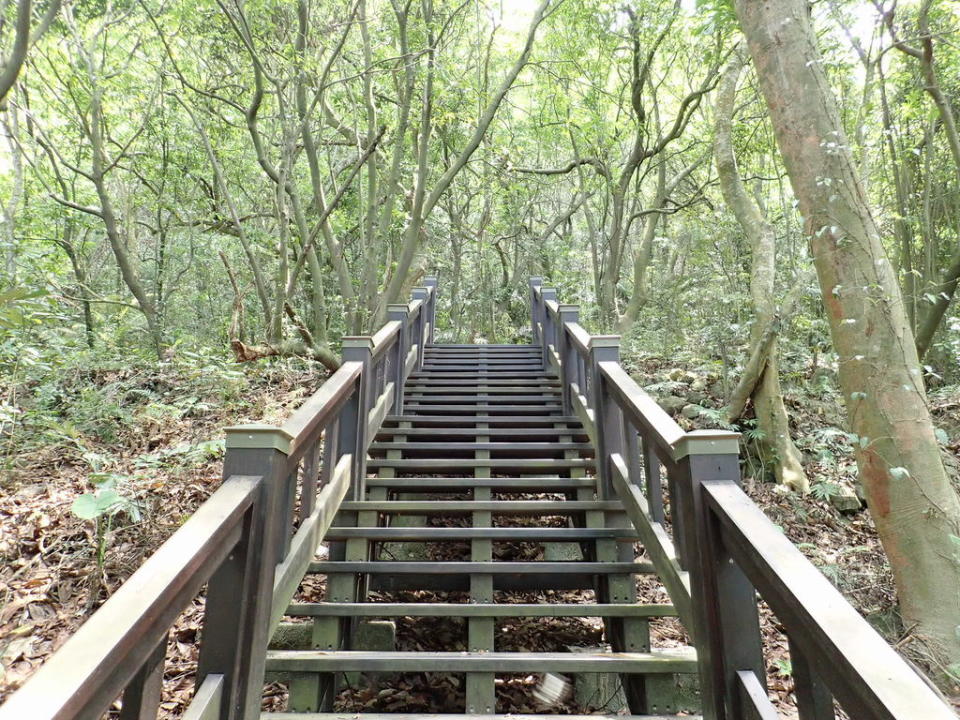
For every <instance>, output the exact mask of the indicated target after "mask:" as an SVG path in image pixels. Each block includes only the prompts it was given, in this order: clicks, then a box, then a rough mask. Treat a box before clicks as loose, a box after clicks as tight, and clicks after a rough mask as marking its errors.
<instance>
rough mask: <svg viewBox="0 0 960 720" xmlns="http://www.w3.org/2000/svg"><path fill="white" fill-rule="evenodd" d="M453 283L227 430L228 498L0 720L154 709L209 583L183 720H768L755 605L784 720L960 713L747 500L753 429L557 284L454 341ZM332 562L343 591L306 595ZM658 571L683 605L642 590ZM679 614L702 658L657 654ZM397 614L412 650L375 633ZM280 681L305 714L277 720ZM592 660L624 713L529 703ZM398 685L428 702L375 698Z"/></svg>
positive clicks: (418, 291) (348, 341) (75, 639)
mask: <svg viewBox="0 0 960 720" xmlns="http://www.w3.org/2000/svg"><path fill="white" fill-rule="evenodd" d="M436 287H437V282H436V278H426V279H425V283H424V286H423V287H419V288H415V289H414V290H413V292H412V299H411V301H410V302H408V303H404V304H397V305H389V306H388V307H387V315H388V321H387V323H386V324H385V325H384V326H383V327H382V328H380V330H378V331H377V332H376V333H374V334H373V335H372V336H360V337H344V338H342V340H341V350H342V355H343V362H342V364H341V366H340V368H339V369H338V370H337V371H336V372H335V373H333V374H332V375H331V376H330V377H329V378H328V379H327V380H326V382H324V383H323V385H322V386H321V387H320V388H318V389H317V391H316V392H314V393H313V395H311V396H310V397H309V398H308V399H307V400H306V401H305V402H304V403H303V404H302V405H301V406H300V407H299V408H298V409H296V410H295V411H294V412H292V413H291V414H290V416H289V417H288V418H287V419H286V420H285V421H284V422H283V424H281V425H271V424H262V423H258V424H251V425H241V426H237V427H232V428H227V431H226V443H225V444H226V454H225V457H224V467H223V483H222V484H221V486H220V487H219V488H217V490H216V491H215V492H214V493H213V494H212V495H211V496H210V498H209V499H208V500H207V501H206V502H204V503H203V504H202V505H201V506H200V507H199V508H198V509H197V511H196V512H195V513H194V514H193V515H192V516H191V517H190V518H189V519H188V520H187V521H186V522H185V523H184V524H183V525H182V526H181V527H180V528H179V529H178V530H177V531H176V532H175V533H174V534H173V535H172V536H171V537H170V538H169V539H168V540H167V541H166V542H165V543H164V544H163V545H162V546H161V547H160V548H159V549H158V550H157V551H156V552H155V553H154V554H153V555H151V556H150V557H149V558H148V559H147V560H146V561H145V562H144V564H143V566H142V567H141V568H140V569H138V570H137V571H136V572H135V573H134V574H133V575H132V576H131V577H130V578H129V579H128V580H127V582H126V583H124V584H123V585H122V586H121V587H120V588H119V589H118V590H117V591H116V592H114V594H113V595H112V596H111V597H110V599H109V600H108V601H107V602H106V603H105V604H104V605H103V606H102V607H101V608H100V609H99V610H98V611H97V612H96V613H94V614H93V616H91V617H90V618H89V619H88V620H87V622H86V623H84V625H83V626H82V627H81V628H80V629H79V630H78V631H77V632H76V633H75V634H74V635H72V636H71V637H70V639H69V640H67V642H66V643H65V644H64V645H63V647H61V648H60V649H59V650H58V651H57V652H56V653H55V654H54V655H53V656H52V657H51V658H50V659H48V660H47V662H45V663H44V665H43V666H42V667H41V668H40V669H39V670H37V672H36V673H35V674H34V675H33V676H32V677H31V678H30V679H29V680H28V682H27V683H26V684H25V685H24V686H23V687H22V688H20V690H18V691H17V692H16V693H14V694H13V695H12V696H11V697H10V698H9V699H8V700H7V701H6V702H5V703H4V704H3V705H0V720H24V718H30V719H31V720H95V719H97V718H101V717H103V716H104V714H105V713H107V711H108V710H110V709H111V708H114V709H116V708H117V701H119V702H120V709H119V715H118V716H117V717H118V720H156V718H157V717H158V712H159V710H160V708H161V707H163V708H164V709H165V710H166V709H168V708H169V707H170V706H171V703H170V702H169V701H168V700H167V698H165V696H164V675H165V672H166V666H167V662H166V650H167V646H168V640H169V637H168V636H169V635H170V632H171V629H173V628H174V627H176V625H177V622H178V618H179V617H181V615H182V613H183V612H184V611H185V610H187V609H191V608H193V607H194V606H195V604H196V602H197V601H198V599H199V598H201V597H202V598H203V601H204V603H205V612H204V617H203V620H202V623H201V625H200V628H199V637H200V643H199V644H200V647H199V657H198V661H197V669H196V675H195V688H194V693H193V695H192V697H191V698H190V700H189V704H188V705H187V706H186V707H185V709H184V711H183V713H182V714H181V715H179V717H181V718H182V720H258V719H259V720H265V719H268V720H333V719H334V718H336V719H338V720H339V719H342V720H400V719H401V718H421V719H423V720H426V718H432V719H433V720H444V719H445V718H447V719H449V720H454V718H463V717H467V718H493V717H497V715H498V713H501V715H500V717H504V718H505V717H506V716H505V715H502V713H503V711H504V710H511V709H514V708H518V709H522V710H523V711H524V712H531V711H533V712H536V713H538V714H535V715H522V714H515V715H510V716H509V717H510V718H513V719H514V720H533V719H534V718H545V717H560V716H561V715H559V714H558V713H568V712H593V708H594V707H597V710H598V711H599V712H600V713H603V712H606V713H608V715H607V716H608V717H613V715H611V713H614V712H617V713H619V712H629V713H633V714H632V715H619V714H617V715H615V717H633V718H647V719H648V720H650V719H651V718H661V720H663V719H665V718H667V717H677V716H678V715H682V716H683V717H689V714H687V713H689V712H701V713H702V716H703V718H704V720H754V719H760V720H772V719H773V718H776V717H779V716H780V715H779V714H778V708H776V707H775V706H774V704H773V703H772V702H771V700H770V698H769V696H768V694H767V688H766V681H767V669H768V667H769V666H770V661H769V658H768V657H766V656H765V652H764V645H763V642H762V632H761V622H760V613H759V611H758V602H757V600H758V597H759V598H762V599H763V600H764V601H765V602H766V604H767V606H768V607H769V609H770V610H771V611H772V612H773V614H774V615H775V616H776V618H777V620H778V629H779V630H780V631H782V634H783V635H784V636H785V641H786V643H787V645H788V647H789V654H790V662H791V668H792V682H793V684H794V692H793V696H794V697H795V699H796V710H797V715H794V714H790V717H797V716H799V717H800V718H802V719H803V720H834V718H836V717H837V714H836V713H835V704H837V705H839V706H840V707H841V708H842V709H843V710H844V711H845V712H846V715H845V716H846V717H850V718H857V720H914V719H915V718H923V719H924V720H957V716H956V715H955V714H954V712H953V711H952V709H951V708H950V707H949V706H948V705H947V704H946V703H945V702H944V701H943V700H942V699H941V698H940V697H939V696H938V695H937V694H936V693H935V692H934V691H933V690H932V689H931V687H930V686H928V685H927V683H926V682H925V681H924V679H922V678H921V677H920V676H919V675H918V674H917V673H916V672H915V669H914V668H912V667H911V666H910V665H908V664H907V662H906V661H905V660H904V659H903V658H902V657H901V656H900V655H899V654H898V653H897V652H896V651H895V650H894V649H893V648H891V647H890V645H888V644H887V643H886V641H884V639H883V638H882V637H880V636H879V635H878V634H877V632H876V631H875V630H874V629H873V628H872V627H871V626H870V625H869V623H867V621H866V620H864V619H863V618H862V617H861V616H860V615H859V614H858V613H857V611H856V610H855V609H854V608H853V607H851V606H850V605H849V604H848V603H847V602H846V600H845V599H844V598H843V596H842V595H841V594H840V593H839V592H838V591H837V589H836V588H835V587H834V586H833V585H832V584H831V583H830V582H829V581H828V580H827V579H826V578H825V577H824V576H823V575H822V574H821V573H820V572H819V571H818V570H817V569H816V568H815V567H814V566H813V565H812V564H811V563H810V562H809V561H808V560H807V559H806V558H805V557H804V556H803V555H802V554H801V553H800V551H799V550H798V549H797V548H796V547H794V546H793V544H792V543H791V542H790V541H789V539H787V537H786V536H785V535H784V533H783V532H782V530H780V529H779V528H777V527H776V526H774V525H773V523H771V522H770V520H769V519H767V517H766V516H765V515H764V513H763V512H762V511H761V510H760V508H758V507H757V506H756V505H755V504H754V503H753V502H752V501H751V499H750V498H749V497H748V496H747V495H746V494H745V493H744V492H743V490H742V489H741V487H740V464H739V440H738V436H737V434H736V433H732V432H727V431H720V430H696V431H691V432H686V431H684V430H683V428H681V427H680V426H679V425H677V423H676V422H675V421H674V420H673V418H671V417H670V416H669V415H668V414H667V413H666V412H664V411H663V409H662V408H661V407H660V406H659V405H658V404H657V403H656V401H655V400H654V399H653V398H651V397H650V396H649V395H647V394H646V393H645V392H644V391H643V389H642V388H641V387H640V386H639V385H637V383H636V382H635V381H634V380H633V378H631V377H630V375H629V373H628V372H627V371H626V370H625V369H624V368H623V366H622V365H621V364H620V356H619V338H618V337H616V336H609V335H591V334H590V333H588V332H587V331H586V330H585V329H584V328H583V326H581V325H580V323H579V319H578V318H579V309H578V307H577V306H576V305H566V304H562V303H560V302H559V301H558V299H557V294H556V290H554V289H552V288H545V287H543V283H542V280H541V279H540V278H531V280H530V312H531V316H530V321H531V322H530V325H531V330H532V335H533V338H532V339H533V342H532V344H530V345H522V346H520V345H477V346H474V345H466V346H465V345H437V344H435V343H434V327H435V324H436V299H437V294H436ZM638 541H639V542H638ZM324 543H326V545H327V549H328V554H327V558H325V559H323V560H322V561H320V560H318V557H319V556H318V555H317V551H318V549H319V548H320V547H321V546H322V545H323V544H324ZM411 543H416V544H421V545H420V547H421V550H423V549H424V548H428V549H429V552H426V550H423V552H420V553H419V554H417V553H414V552H410V551H408V552H406V553H404V552H403V551H402V550H403V548H408V550H409V548H410V547H411V545H410V544H411ZM558 543H560V544H563V546H564V547H565V548H566V550H567V552H564V553H562V554H559V555H557V554H556V553H551V552H550V549H551V548H552V549H553V550H556V549H557V545H556V544H558ZM640 545H642V551H641V552H642V555H639V556H638V548H639V547H640ZM518 550H519V552H518ZM531 550H533V552H531ZM574 551H575V552H574ZM551 555H556V556H551ZM638 557H639V558H640V559H638ZM541 558H542V559H541ZM317 576H325V578H326V584H325V587H324V593H323V595H322V596H318V595H310V594H306V591H307V589H308V588H316V587H318V586H319V585H320V583H318V582H316V579H317ZM305 578H307V579H308V581H309V582H307V583H304V579H305ZM658 583H659V584H662V586H663V588H665V589H666V590H667V591H668V592H669V597H670V601H671V602H670V604H652V603H650V602H649V600H650V597H648V595H649V594H650V593H651V592H652V591H651V590H649V589H650V588H658ZM298 587H300V588H301V589H302V590H303V591H304V593H305V594H303V595H301V598H300V599H301V600H310V601H311V602H302V601H298V600H297V590H298ZM638 587H642V588H644V591H643V592H642V593H641V592H638ZM656 592H657V593H658V597H664V596H665V595H664V594H663V593H662V592H660V591H659V589H657V590H656ZM317 599H321V600H322V601H321V602H312V601H313V600H317ZM672 616H676V618H678V619H679V620H680V621H681V622H682V624H683V625H682V626H683V628H684V629H685V630H686V631H687V635H688V636H690V637H692V639H693V640H694V642H695V643H696V647H697V650H698V651H699V652H695V651H694V650H693V649H692V648H689V647H678V648H669V649H668V648H655V647H651V644H652V643H651V637H652V636H657V635H658V634H657V633H651V629H650V626H651V623H655V622H665V623H668V622H673V621H672V620H661V619H662V618H670V617H672ZM284 617H286V618H288V619H293V620H295V621H298V622H299V623H301V625H303V626H305V628H306V629H308V630H309V631H310V632H309V640H308V641H305V642H300V643H299V644H297V645H296V647H299V648H302V649H283V650H281V649H279V648H277V649H271V647H270V638H271V637H272V636H274V632H275V630H276V629H277V628H278V627H279V626H280V624H281V621H282V620H283V618H284ZM585 618H590V619H592V624H593V628H594V632H593V634H592V635H589V636H588V637H590V638H591V640H592V639H593V638H597V637H601V636H602V641H603V642H602V643H599V641H598V644H595V646H593V647H589V648H588V647H578V646H579V645H582V644H583V642H582V641H580V638H581V637H583V635H582V633H581V634H576V633H573V634H571V633H569V632H567V629H566V628H565V627H564V626H563V623H564V622H570V623H576V622H578V621H581V620H583V619H585ZM373 621H378V622H379V623H380V624H379V625H377V626H374V625H373ZM390 621H395V622H396V623H398V624H397V626H396V627H397V629H398V631H399V629H401V628H402V629H404V630H405V631H406V632H407V635H406V636H404V637H405V638H406V639H404V640H403V641H402V642H401V643H399V644H400V649H397V647H396V644H395V641H394V640H393V639H392V638H391V639H389V641H388V642H385V643H384V642H379V643H374V642H371V641H369V639H367V640H364V637H367V638H369V633H368V634H367V635H366V636H365V635H364V633H363V632H361V631H371V630H372V629H373V628H374V627H376V628H377V629H379V630H381V631H382V630H389V629H390V625H389V623H390ZM367 622H370V623H371V624H370V625H367V626H364V623H367ZM519 624H523V625H524V632H523V633H518V632H516V630H515V628H516V626H517V625H519ZM531 625H532V626H533V635H535V639H536V642H529V643H528V640H529V638H530V636H531V633H530V626H531ZM300 629H301V630H302V629H303V628H300ZM412 630H418V631H422V632H419V633H411V631H412ZM301 635H302V633H301ZM397 636H398V637H400V633H399V632H398V634H397ZM411 636H412V637H415V641H414V642H412V643H411V642H409V638H410V637H411ZM568 637H573V638H576V640H575V641H574V642H573V643H571V644H569V645H568V644H567V643H568V642H569V640H568V639H567V638H568ZM521 642H523V643H524V645H521ZM527 643H528V644H529V647H528V646H526V644H527ZM531 647H532V648H535V649H539V650H540V652H531ZM372 648H376V649H372ZM414 650H415V651H414ZM178 671H179V670H178ZM694 673H695V674H696V677H691V676H692V675H693V674H694ZM278 675H279V676H281V677H282V682H283V683H285V684H286V686H287V689H288V698H287V700H288V702H287V703H286V707H285V711H284V712H279V713H278V712H273V711H271V712H264V709H263V708H264V681H265V676H266V679H268V680H269V679H270V678H277V677H278ZM591 675H593V676H594V678H595V680H596V682H597V687H598V688H599V686H600V685H601V683H600V679H603V680H604V682H606V683H607V685H608V687H609V685H610V683H609V681H610V680H611V679H613V681H614V684H615V685H616V686H617V687H620V688H622V689H623V691H624V692H623V696H624V697H625V704H626V706H627V707H625V708H622V709H621V708H619V707H618V708H615V707H613V706H611V705H609V704H608V703H607V702H600V703H594V702H591V701H590V700H589V698H581V700H579V701H578V700H577V699H576V697H575V698H574V700H575V702H567V701H562V702H552V703H543V704H541V705H537V704H536V703H535V702H532V701H531V698H536V697H544V698H548V699H549V696H551V695H552V696H553V698H554V699H556V698H558V697H561V696H562V693H559V692H555V691H556V690H557V689H558V688H559V689H561V690H562V689H563V688H566V687H568V685H569V683H568V680H569V679H571V678H572V679H574V681H576V679H582V680H588V679H589V676H591ZM518 676H519V677H518ZM553 676H562V677H563V678H566V680H561V679H558V678H557V677H553ZM538 681H540V682H542V687H537V686H536V685H537V682H538ZM431 682H434V683H436V686H432V685H431ZM416 683H419V684H416ZM403 688H415V689H416V692H417V693H419V695H420V699H419V700H417V701H416V702H410V703H407V702H405V701H396V700H391V701H383V702H381V700H382V698H383V697H384V696H385V695H391V694H394V693H396V691H397V690H400V689H403ZM420 688H423V689H424V692H422V693H421V692H420ZM434 689H437V690H442V691H443V692H442V694H440V693H439V692H438V693H434V692H433V690H434ZM269 692H270V695H269V697H270V702H273V701H274V700H275V699H276V697H277V694H276V692H275V691H274V690H272V689H271V690H270V691H269ZM408 694H409V693H408ZM595 694H596V693H595ZM611 694H613V693H612V692H611V691H609V690H607V691H606V694H605V696H604V697H605V698H606V697H609V696H610V695H611ZM428 696H430V698H432V699H428V701H426V702H424V700H423V699H424V698H425V697H428ZM410 699H411V700H413V699H414V698H413V696H412V695H410ZM172 705H173V706H176V705H177V703H176V702H174V703H172ZM273 707H280V706H279V705H276V706H273V705H271V708H273ZM421 710H422V712H424V713H426V712H428V711H429V712H432V713H434V714H429V715H427V714H417V712H419V711H421ZM411 711H416V712H411ZM438 712H439V713H440V714H436V713H438ZM601 716H602V715H601ZM111 717H114V715H111ZM562 717H564V718H574V719H580V720H586V718H588V717H597V715H596V714H591V715H567V714H564V715H562Z"/></svg>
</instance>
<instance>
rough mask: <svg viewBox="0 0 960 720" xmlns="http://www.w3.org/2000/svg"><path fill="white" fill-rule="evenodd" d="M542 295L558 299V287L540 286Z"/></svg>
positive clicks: (547, 298) (546, 297)
mask: <svg viewBox="0 0 960 720" xmlns="http://www.w3.org/2000/svg"><path fill="white" fill-rule="evenodd" d="M540 297H542V298H543V299H544V300H556V299H557V289H556V288H540Z"/></svg>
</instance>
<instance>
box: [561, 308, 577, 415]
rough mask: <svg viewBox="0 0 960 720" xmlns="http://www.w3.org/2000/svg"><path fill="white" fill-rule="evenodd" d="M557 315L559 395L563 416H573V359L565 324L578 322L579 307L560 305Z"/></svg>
mask: <svg viewBox="0 0 960 720" xmlns="http://www.w3.org/2000/svg"><path fill="white" fill-rule="evenodd" d="M559 308H560V309H559V311H558V313H557V357H559V358H560V373H559V374H560V393H561V397H562V398H563V414H564V415H572V414H573V399H572V398H571V397H570V382H571V380H572V378H571V372H572V371H573V358H572V357H571V356H570V341H569V340H568V339H567V329H566V328H567V323H568V322H570V323H576V322H580V306H579V305H560V306H559Z"/></svg>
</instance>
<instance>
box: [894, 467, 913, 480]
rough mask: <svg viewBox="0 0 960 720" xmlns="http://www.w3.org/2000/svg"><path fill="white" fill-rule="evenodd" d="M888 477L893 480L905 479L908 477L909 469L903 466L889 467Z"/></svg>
mask: <svg viewBox="0 0 960 720" xmlns="http://www.w3.org/2000/svg"><path fill="white" fill-rule="evenodd" d="M890 477H892V478H893V479H894V480H905V479H906V478H908V477H910V471H909V470H907V469H906V468H905V467H892V468H890Z"/></svg>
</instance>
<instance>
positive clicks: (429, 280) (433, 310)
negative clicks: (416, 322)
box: [423, 275, 438, 345]
mask: <svg viewBox="0 0 960 720" xmlns="http://www.w3.org/2000/svg"><path fill="white" fill-rule="evenodd" d="M423 286H424V287H427V288H430V300H429V306H430V310H429V312H428V313H427V320H429V322H430V331H429V332H428V333H427V338H426V342H427V343H428V344H431V345H432V344H433V335H434V330H435V329H436V326H437V287H438V280H437V276H436V275H427V276H426V277H425V278H424V279H423Z"/></svg>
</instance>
